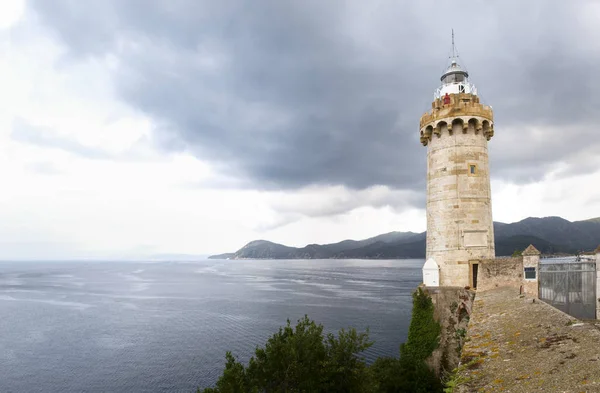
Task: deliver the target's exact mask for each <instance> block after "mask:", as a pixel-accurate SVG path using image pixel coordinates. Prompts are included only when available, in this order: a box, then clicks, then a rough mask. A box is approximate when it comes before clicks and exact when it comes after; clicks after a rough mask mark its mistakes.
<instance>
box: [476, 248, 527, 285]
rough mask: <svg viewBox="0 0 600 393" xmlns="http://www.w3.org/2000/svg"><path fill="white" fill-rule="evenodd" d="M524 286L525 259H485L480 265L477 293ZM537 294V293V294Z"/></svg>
mask: <svg viewBox="0 0 600 393" xmlns="http://www.w3.org/2000/svg"><path fill="white" fill-rule="evenodd" d="M521 285H523V258H522V257H515V258H495V259H485V260H483V261H481V263H480V264H479V271H478V277H477V291H487V290H490V289H494V288H500V287H514V288H520V287H521ZM536 293H537V292H536Z"/></svg>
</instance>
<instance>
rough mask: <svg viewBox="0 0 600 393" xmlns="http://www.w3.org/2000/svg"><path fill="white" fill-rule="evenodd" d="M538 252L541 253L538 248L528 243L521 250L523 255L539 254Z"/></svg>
mask: <svg viewBox="0 0 600 393" xmlns="http://www.w3.org/2000/svg"><path fill="white" fill-rule="evenodd" d="M540 254H541V252H539V251H538V249H537V248H535V247H534V246H533V244H530V245H529V247H527V248H526V249H525V251H523V255H540Z"/></svg>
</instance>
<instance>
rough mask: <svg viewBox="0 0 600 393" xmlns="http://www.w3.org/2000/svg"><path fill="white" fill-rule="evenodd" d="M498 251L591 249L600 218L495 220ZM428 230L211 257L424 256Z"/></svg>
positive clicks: (263, 245)
mask: <svg viewBox="0 0 600 393" xmlns="http://www.w3.org/2000/svg"><path fill="white" fill-rule="evenodd" d="M494 236H495V241H496V244H495V246H496V255H497V256H506V255H511V254H512V253H513V252H514V251H515V250H524V249H525V248H526V247H527V246H528V245H529V244H533V245H534V246H535V247H536V248H537V249H538V250H540V251H541V252H542V253H543V254H557V253H567V254H572V253H575V252H577V251H592V250H594V249H595V248H596V247H597V246H598V245H599V244H600V218H594V219H590V220H584V221H574V222H571V221H567V220H565V219H564V218H560V217H544V218H533V217H530V218H526V219H524V220H522V221H519V222H515V223H511V224H505V223H501V222H494ZM425 237H426V233H425V232H422V233H414V232H390V233H384V234H381V235H378V236H375V237H371V238H368V239H364V240H344V241H341V242H338V243H332V244H323V245H320V244H309V245H307V246H305V247H302V248H297V247H288V246H284V245H282V244H277V243H273V242H270V241H267V240H255V241H252V242H250V243H248V244H246V245H245V246H244V247H242V248H241V249H239V250H238V251H237V252H235V253H227V254H220V255H213V256H211V257H210V258H212V259H329V258H357V259H403V258H425Z"/></svg>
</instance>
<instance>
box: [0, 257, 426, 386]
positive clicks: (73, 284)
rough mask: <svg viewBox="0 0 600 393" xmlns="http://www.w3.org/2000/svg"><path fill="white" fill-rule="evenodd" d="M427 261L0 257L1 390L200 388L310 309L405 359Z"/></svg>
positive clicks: (376, 349) (329, 327)
mask: <svg viewBox="0 0 600 393" xmlns="http://www.w3.org/2000/svg"><path fill="white" fill-rule="evenodd" d="M423 262H424V261H422V260H399V261H376V260H374V261H363V260H292V261H283V260H281V261H199V262H193V263H191V262H190V263H184V262H159V263H138V262H0V392H3V393H5V392H29V393H31V392H161V391H164V392H167V391H168V392H193V391H195V389H196V388H197V387H198V386H200V387H207V386H212V385H213V383H214V382H215V381H216V378H217V377H218V376H219V375H220V373H221V371H222V369H223V366H224V358H225V351H227V350H231V351H232V352H233V353H234V355H236V356H238V357H239V359H240V360H242V361H247V360H248V359H249V358H250V356H251V354H252V352H253V350H254V348H255V346H256V345H257V344H260V345H262V344H263V343H264V342H265V340H266V339H267V338H268V337H269V336H270V335H271V334H272V333H274V332H276V331H277V329H278V328H279V326H282V325H284V324H285V322H286V319H287V318H289V319H290V320H292V321H293V322H295V321H296V320H297V319H299V318H301V317H302V316H303V315H304V314H308V316H309V317H310V318H312V319H314V320H316V321H317V322H319V323H322V324H323V325H324V327H325V329H326V331H337V330H339V329H340V328H342V327H349V326H352V327H356V328H357V329H359V330H363V329H365V328H367V327H369V328H370V333H371V334H370V336H371V338H372V339H374V340H375V341H376V343H375V345H374V346H373V347H372V348H370V349H369V351H368V352H367V353H366V357H367V359H369V360H371V361H372V360H373V359H374V358H376V357H377V356H385V355H389V356H397V355H398V347H399V345H400V343H401V342H403V341H404V340H405V339H406V336H407V331H408V324H409V322H410V312H411V297H410V295H411V292H412V291H413V290H414V289H415V287H416V286H417V285H418V284H419V282H420V281H421V271H420V269H421V266H422V265H423Z"/></svg>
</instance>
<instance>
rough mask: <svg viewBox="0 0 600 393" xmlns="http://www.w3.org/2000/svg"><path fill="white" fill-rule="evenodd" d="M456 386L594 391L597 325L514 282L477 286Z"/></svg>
mask: <svg viewBox="0 0 600 393" xmlns="http://www.w3.org/2000/svg"><path fill="white" fill-rule="evenodd" d="M457 380H458V381H460V388H459V389H458V391H459V392H500V391H506V392H538V391H543V392H600V330H599V329H598V328H597V327H596V326H594V324H591V323H581V322H580V321H578V320H577V319H575V318H572V317H570V316H568V315H567V314H564V313H563V312H561V311H559V310H557V309H555V308H553V307H552V306H550V305H548V304H545V303H543V302H540V301H539V300H537V299H534V298H531V297H524V296H519V292H518V290H516V289H514V288H497V289H492V290H489V291H484V292H477V295H476V298H475V302H474V304H473V310H472V314H471V320H470V322H469V327H468V333H467V342H466V343H465V345H464V347H463V350H462V355H461V365H460V366H459V371H458V373H457Z"/></svg>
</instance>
